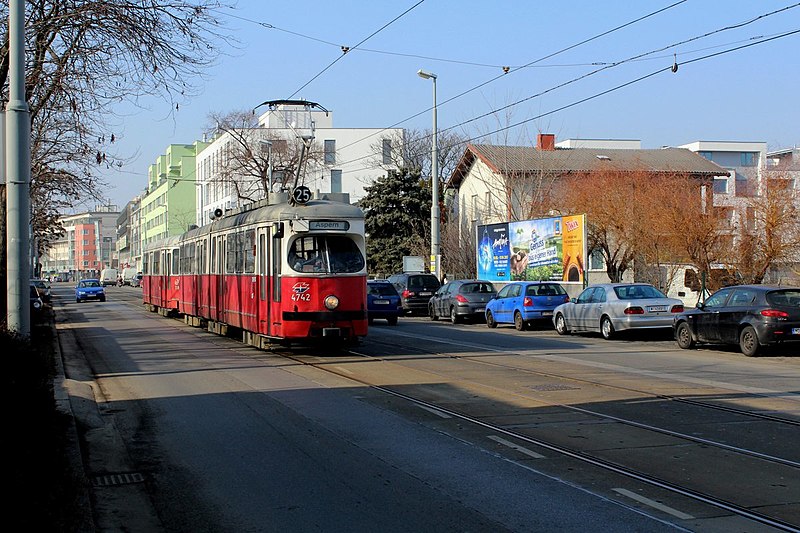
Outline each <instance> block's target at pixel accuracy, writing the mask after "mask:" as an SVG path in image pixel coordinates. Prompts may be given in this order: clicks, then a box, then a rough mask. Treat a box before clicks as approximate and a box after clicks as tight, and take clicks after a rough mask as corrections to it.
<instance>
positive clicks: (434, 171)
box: [417, 70, 442, 280]
mask: <svg viewBox="0 0 800 533" xmlns="http://www.w3.org/2000/svg"><path fill="white" fill-rule="evenodd" d="M417 76H419V77H420V78H423V79H426V80H433V142H432V143H431V265H432V267H433V268H432V269H431V270H432V271H433V272H434V273H435V274H436V277H437V278H439V279H440V280H441V278H442V275H441V272H439V270H440V269H439V143H438V140H437V137H438V132H437V127H436V74H434V73H432V72H425V71H424V70H418V71H417Z"/></svg>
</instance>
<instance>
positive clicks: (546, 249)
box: [477, 215, 586, 283]
mask: <svg viewBox="0 0 800 533" xmlns="http://www.w3.org/2000/svg"><path fill="white" fill-rule="evenodd" d="M585 232H586V217H585V215H570V216H564V217H551V218H541V219H536V220H522V221H518V222H508V223H503V224H490V225H485V226H478V228H477V243H478V246H477V250H478V269H477V271H478V278H479V279H485V280H489V281H537V280H551V281H562V282H569V283H583V282H584V274H585V272H584V269H585V263H584V261H585V260H586V233H585Z"/></svg>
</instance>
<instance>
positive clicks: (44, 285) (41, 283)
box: [31, 278, 52, 304]
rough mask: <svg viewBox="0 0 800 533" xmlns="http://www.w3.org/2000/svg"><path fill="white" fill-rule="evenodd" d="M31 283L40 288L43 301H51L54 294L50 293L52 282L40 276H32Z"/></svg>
mask: <svg viewBox="0 0 800 533" xmlns="http://www.w3.org/2000/svg"><path fill="white" fill-rule="evenodd" d="M31 285H33V286H34V287H36V288H37V289H38V290H39V297H40V298H41V299H42V301H43V302H44V303H46V304H48V303H50V300H51V298H52V295H51V293H50V283H48V282H47V281H45V280H43V279H39V278H32V279H31Z"/></svg>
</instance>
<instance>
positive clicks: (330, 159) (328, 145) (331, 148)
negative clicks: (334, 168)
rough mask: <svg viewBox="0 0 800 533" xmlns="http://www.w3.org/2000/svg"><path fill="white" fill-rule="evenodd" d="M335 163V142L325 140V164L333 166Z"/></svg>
mask: <svg viewBox="0 0 800 533" xmlns="http://www.w3.org/2000/svg"><path fill="white" fill-rule="evenodd" d="M335 163H336V141H335V140H333V139H325V164H326V165H333V164H335Z"/></svg>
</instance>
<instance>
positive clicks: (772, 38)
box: [343, 29, 800, 168]
mask: <svg viewBox="0 0 800 533" xmlns="http://www.w3.org/2000/svg"><path fill="white" fill-rule="evenodd" d="M798 33H800V29H796V30H790V31H786V32H784V33H781V34H778V35H774V36H771V37H765V38H763V39H760V40H758V41H755V42H750V43H747V44H743V45H741V46H736V47H734V48H730V49H727V50H723V51H720V52H715V53H712V54H707V55H705V56H702V57H697V58H695V59H691V60H688V61H684V62H682V63H681V66H683V65H689V64H692V63H696V62H698V61H704V60H707V59H711V58H713V57H717V56H721V55H724V54H729V53H731V52H735V51H738V50H742V49H744V48H749V47H751V46H756V45H759V44H764V43H766V42H769V41H774V40H777V39H782V38H784V37H789V36H791V35H795V34H798ZM667 71H670V72H673V66H672V65H670V66H668V67H663V68H660V69H658V70H655V71H653V72H650V73H649V74H645V75H644V76H640V77H638V78H635V79H633V80H630V81H627V82H625V83H622V84H619V85H616V86H614V87H611V88H609V89H606V90H604V91H601V92H598V93H595V94H593V95H590V96H587V97H585V98H581V99H579V100H576V101H574V102H572V103H569V104H566V105H563V106H561V107H558V108H556V109H553V110H550V111H547V112H545V113H541V114H539V115H536V116H533V117H529V118H527V119H524V120H521V121H519V122H516V123H514V124H509V125H507V126H504V127H502V128H498V129H496V130H494V131H491V132H488V133H484V134H481V135H476V136H474V137H470V138H468V139H464V140H463V141H461V142H459V143H458V145H463V144H466V143H469V142H472V141H474V140H476V139H482V138H484V137H488V136H490V135H495V134H497V133H500V132H503V131H506V130H509V129H512V128H515V127H518V126H521V125H523V124H527V123H528V122H531V121H534V120H538V119H541V118H544V117H546V116H549V115H553V114H555V113H558V112H560V111H564V110H565V109H569V108H571V107H575V106H578V105H580V104H583V103H586V102H588V101H590V100H594V99H597V98H599V97H601V96H605V95H607V94H610V93H612V92H615V91H618V90H620V89H623V88H625V87H628V86H630V85H633V84H635V83H639V82H640V81H644V80H646V79H649V78H652V77H653V76H656V75H657V74H661V73H663V72H667ZM427 137H430V135H428V136H427ZM424 138H426V137H423V139H424ZM362 140H363V139H362ZM373 156H374V154H369V155H366V156H362V157H359V158H356V159H352V160H350V161H346V162H344V163H343V165H344V164H349V163H355V162H358V161H361V160H364V159H368V158H371V157H373ZM364 168H367V167H364Z"/></svg>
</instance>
